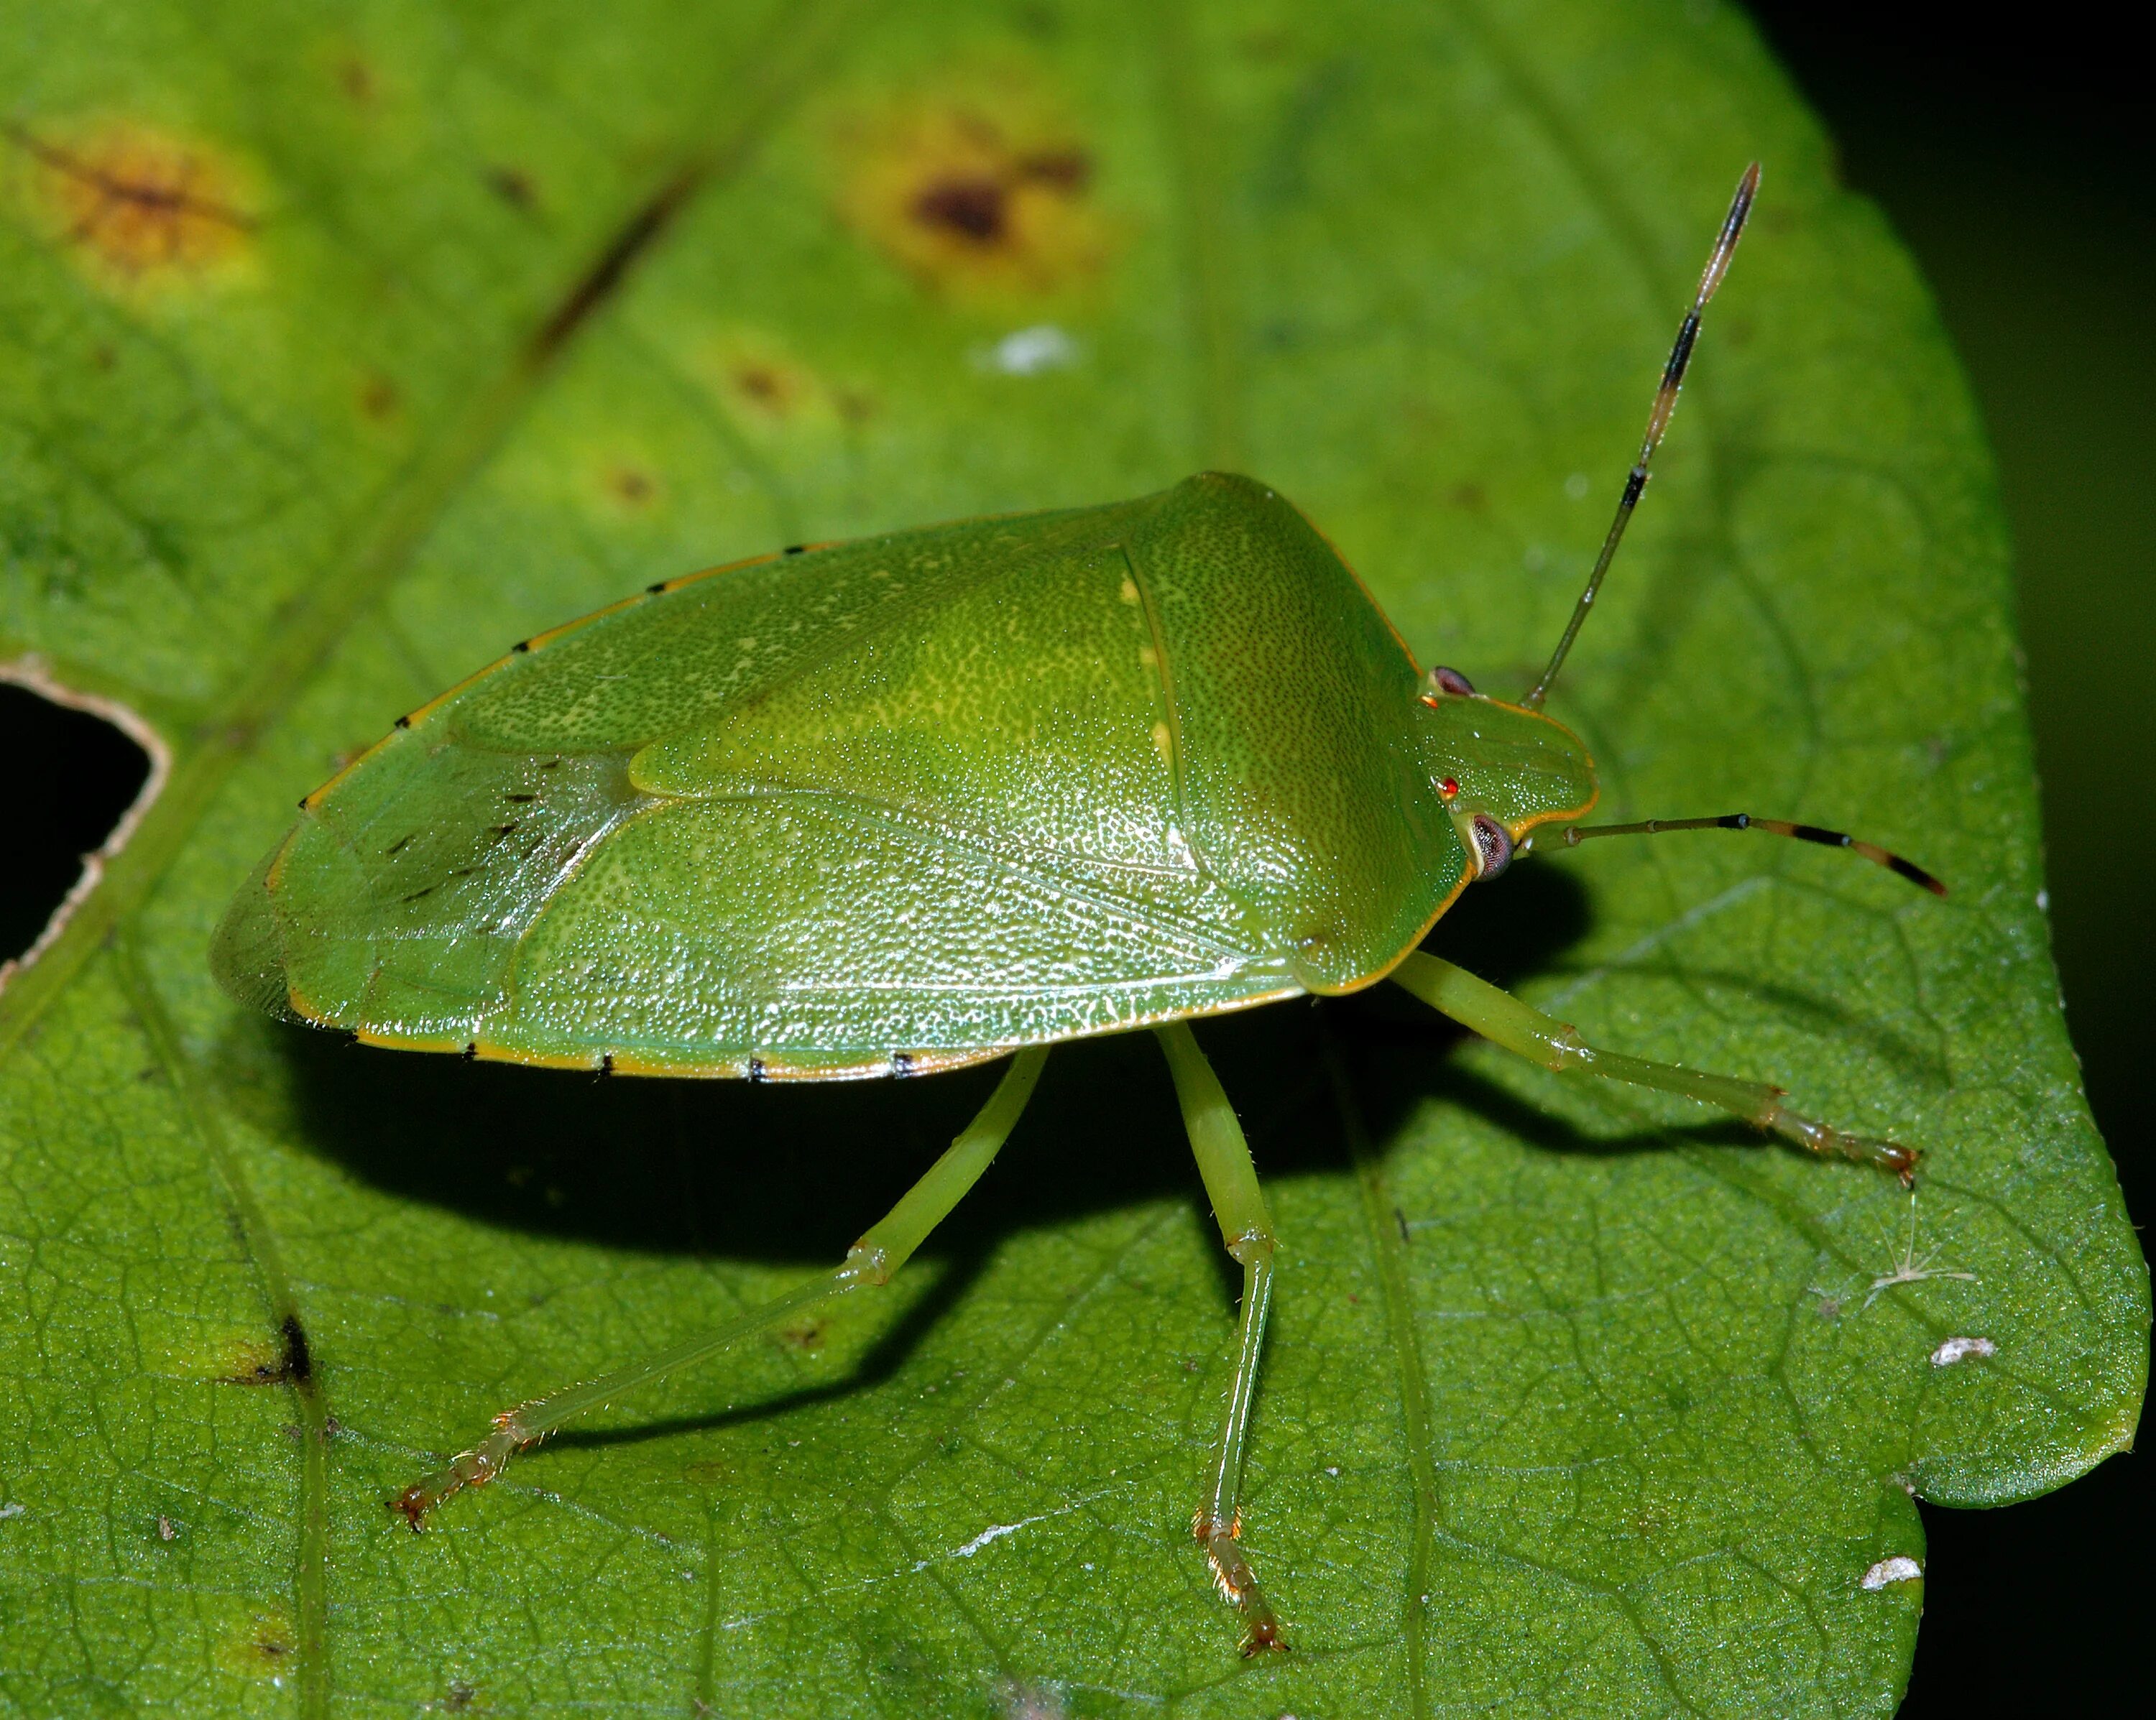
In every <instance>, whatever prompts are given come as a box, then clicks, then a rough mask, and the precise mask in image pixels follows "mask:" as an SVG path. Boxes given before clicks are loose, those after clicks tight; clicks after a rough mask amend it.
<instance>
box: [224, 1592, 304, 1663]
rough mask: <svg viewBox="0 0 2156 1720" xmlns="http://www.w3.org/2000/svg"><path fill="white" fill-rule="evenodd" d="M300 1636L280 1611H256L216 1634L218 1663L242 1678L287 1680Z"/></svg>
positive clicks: (283, 1611) (267, 1609)
mask: <svg viewBox="0 0 2156 1720" xmlns="http://www.w3.org/2000/svg"><path fill="white" fill-rule="evenodd" d="M299 1650H300V1635H299V1632H298V1630H295V1628H294V1626H293V1624H292V1620H291V1616H290V1614H288V1613H286V1612H285V1610H283V1609H282V1608H279V1607H267V1608H257V1609H256V1610H254V1611H252V1612H249V1613H248V1614H247V1615H244V1617H242V1618H240V1619H239V1620H235V1621H234V1623H233V1624H232V1625H229V1626H228V1627H227V1628H226V1629H225V1630H223V1631H222V1632H220V1633H219V1635H218V1641H217V1647H216V1650H215V1653H216V1656H217V1662H218V1665H219V1666H222V1667H223V1668H224V1670H225V1671H228V1672H237V1673H238V1674H239V1676H241V1677H243V1678H275V1679H280V1680H281V1679H284V1678H286V1677H289V1676H290V1675H291V1671H292V1663H293V1657H294V1656H295V1655H297V1654H298V1652H299Z"/></svg>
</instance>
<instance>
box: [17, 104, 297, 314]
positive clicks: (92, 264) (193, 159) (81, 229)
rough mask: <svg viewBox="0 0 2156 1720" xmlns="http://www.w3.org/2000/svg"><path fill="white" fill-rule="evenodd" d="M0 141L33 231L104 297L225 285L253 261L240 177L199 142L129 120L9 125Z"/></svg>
mask: <svg viewBox="0 0 2156 1720" xmlns="http://www.w3.org/2000/svg"><path fill="white" fill-rule="evenodd" d="M0 137H4V138H5V139H6V140H7V141H8V143H10V144H12V145H13V146H14V153H15V155H16V157H17V161H16V164H15V165H16V168H17V172H16V174H15V176H14V177H16V178H17V180H18V183H19V186H20V197H21V201H22V202H23V203H24V204H25V205H26V206H27V207H28V210H29V212H30V214H31V216H32V218H33V220H34V222H35V223H36V224H37V225H38V227H39V228H42V229H43V230H44V233H45V234H46V237H47V238H49V240H50V241H51V242H52V243H54V244H56V245H58V246H59V247H60V248H63V249H64V250H65V251H66V253H68V254H69V257H71V258H72V259H74V262H75V263H76V264H77V266H78V267H80V269H82V271H83V273H84V274H85V275H87V276H88V277H89V278H90V279H91V280H92V281H93V282H95V284H97V285H98V286H99V287H100V288H102V289H105V290H106V291H108V292H111V293H115V294H144V293H154V292H157V291H161V290H166V289H172V288H176V287H182V286H190V285H209V284H228V283H229V282H231V281H232V280H234V279H236V278H237V277H239V275H241V274H244V272H245V269H246V266H247V265H248V264H249V263H250V262H251V260H252V259H253V256H254V233H255V229H256V227H257V224H258V223H257V221H256V218H255V217H254V214H253V213H252V212H250V210H249V202H250V199H249V196H248V193H247V191H246V188H245V185H244V177H245V176H244V174H243V173H242V171H241V170H240V168H239V165H238V164H237V163H236V162H235V161H234V160H233V159H232V158H231V157H230V156H227V155H226V154H224V153H223V152H222V151H218V150H217V149H214V148H213V147H212V146H210V145H208V144H207V143H204V142H203V141H200V140H198V139H192V138H186V137H182V136H178V135H177V134H176V133H173V132H171V131H161V130H156V129H153V128H151V127H149V126H145V125H136V124H134V123H132V122H128V121H115V122H99V123H97V124H95V125H83V126H79V127H53V128H49V129H47V128H38V129H33V128H32V127H29V126H27V125H18V124H16V123H13V122H12V121H6V122H0Z"/></svg>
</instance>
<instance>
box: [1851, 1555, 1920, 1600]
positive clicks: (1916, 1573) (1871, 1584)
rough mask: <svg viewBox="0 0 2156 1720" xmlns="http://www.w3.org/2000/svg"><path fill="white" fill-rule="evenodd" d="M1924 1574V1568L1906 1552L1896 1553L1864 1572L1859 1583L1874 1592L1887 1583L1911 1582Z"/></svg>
mask: <svg viewBox="0 0 2156 1720" xmlns="http://www.w3.org/2000/svg"><path fill="white" fill-rule="evenodd" d="M1923 1574H1924V1568H1923V1566H1922V1565H1921V1564H1917V1561H1916V1560H1915V1559H1912V1558H1910V1557H1909V1555H1908V1554H1906V1553H1897V1554H1895V1555H1894V1556H1893V1557H1892V1559H1881V1560H1880V1561H1879V1563H1878V1564H1875V1565H1873V1566H1872V1567H1871V1569H1870V1570H1868V1571H1866V1572H1865V1574H1864V1580H1863V1582H1862V1583H1861V1584H1860V1586H1861V1587H1862V1588H1863V1589H1866V1590H1867V1591H1868V1592H1870V1593H1873V1594H1876V1593H1877V1592H1878V1591H1879V1590H1880V1589H1884V1588H1885V1587H1886V1585H1887V1584H1889V1583H1913V1582H1916V1581H1917V1580H1918V1579H1921V1578H1922V1576H1923Z"/></svg>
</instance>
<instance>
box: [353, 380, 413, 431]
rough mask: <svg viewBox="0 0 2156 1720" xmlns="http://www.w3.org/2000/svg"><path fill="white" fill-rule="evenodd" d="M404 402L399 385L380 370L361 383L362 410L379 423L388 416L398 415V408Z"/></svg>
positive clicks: (360, 406)
mask: <svg viewBox="0 0 2156 1720" xmlns="http://www.w3.org/2000/svg"><path fill="white" fill-rule="evenodd" d="M402 403H403V397H402V396H401V395H399V394H398V392H397V385H396V384H395V383H394V382H393V381H390V380H389V378H388V377H387V376H382V374H380V373H379V372H378V371H377V373H376V374H374V375H372V376H369V377H367V380H366V381H363V382H362V383H361V384H360V385H359V409H360V412H362V414H363V415H364V416H366V417H369V418H372V420H373V421H374V422H376V423H377V424H378V423H380V422H382V421H383V420H384V419H386V418H393V417H396V416H397V408H398V406H399V405H401V404H402Z"/></svg>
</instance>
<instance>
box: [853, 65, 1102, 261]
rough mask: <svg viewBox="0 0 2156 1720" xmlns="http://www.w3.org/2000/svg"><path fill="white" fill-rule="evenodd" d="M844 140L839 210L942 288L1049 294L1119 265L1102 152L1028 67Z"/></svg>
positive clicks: (951, 87)
mask: <svg viewBox="0 0 2156 1720" xmlns="http://www.w3.org/2000/svg"><path fill="white" fill-rule="evenodd" d="M834 136H835V139H836V146H837V154H838V156H839V171H840V173H841V177H842V180H843V184H842V188H841V190H840V193H839V208H840V212H841V213H842V214H843V215H844V218H845V219H846V221H847V223H848V224H849V225H850V226H851V227H852V228H854V229H855V231H856V232H858V233H860V234H861V235H862V237H864V238H866V239H867V240H869V242H870V243H872V244H874V245H875V247H876V248H878V249H879V250H880V251H882V252H883V253H885V255H886V256H888V257H889V258H890V259H891V260H892V261H893V262H895V263H896V264H898V265H899V266H900V267H901V268H902V269H905V270H906V272H907V273H908V274H911V275H912V276H913V277H914V278H915V279H916V280H918V281H919V282H920V283H921V284H922V285H923V286H924V287H926V288H927V289H929V290H931V291H932V292H935V293H937V294H940V295H942V296H946V297H949V298H953V299H967V300H975V301H984V302H994V301H999V300H1009V299H1028V298H1039V297H1042V296H1046V295H1050V294H1056V293H1060V292H1064V291H1067V290H1069V289H1073V288H1075V287H1078V286H1081V285H1083V284H1085V283H1086V282H1087V281H1088V280H1090V279H1092V278H1093V277H1095V276H1096V275H1097V274H1099V273H1100V272H1101V269H1103V268H1105V267H1106V264H1107V263H1108V261H1109V260H1110V257H1111V253H1112V250H1113V248H1114V247H1113V242H1112V230H1111V225H1110V223H1108V221H1107V220H1106V218H1104V217H1103V216H1102V215H1101V212H1100V211H1099V210H1098V209H1097V208H1096V207H1095V205H1094V203H1093V202H1092V200H1091V191H1092V187H1093V178H1094V168H1095V161H1094V156H1093V152H1092V151H1091V149H1090V148H1089V147H1088V146H1087V145H1086V142H1085V141H1084V139H1083V138H1082V137H1081V136H1079V135H1078V132H1077V131H1076V129H1075V127H1074V126H1073V125H1071V124H1070V122H1069V121H1068V120H1065V118H1064V117H1063V116H1062V115H1060V112H1058V110H1056V108H1055V105H1053V104H1052V103H1051V102H1050V101H1049V100H1046V99H1045V97H1044V96H1043V95H1042V94H1041V93H1040V91H1039V87H1038V83H1037V80H1036V79H1033V78H1032V77H1031V76H1029V75H1028V74H1025V73H1024V72H1023V71H1017V70H1013V69H1009V68H1003V69H998V70H997V71H995V72H993V73H976V74H968V75H966V76H963V77H960V78H957V79H953V80H952V81H950V82H948V83H946V84H942V85H941V86H938V87H937V88H934V89H932V90H921V91H916V92H915V93H914V94H912V95H908V96H906V97H903V98H901V99H897V100H891V101H888V102H886V103H885V104H884V105H882V106H880V107H879V108H875V109H873V110H868V111H865V112H857V113H855V114H853V115H850V116H848V117H847V118H846V119H844V120H843V121H841V122H840V123H839V125H838V126H837V127H836V128H835V130H834Z"/></svg>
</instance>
